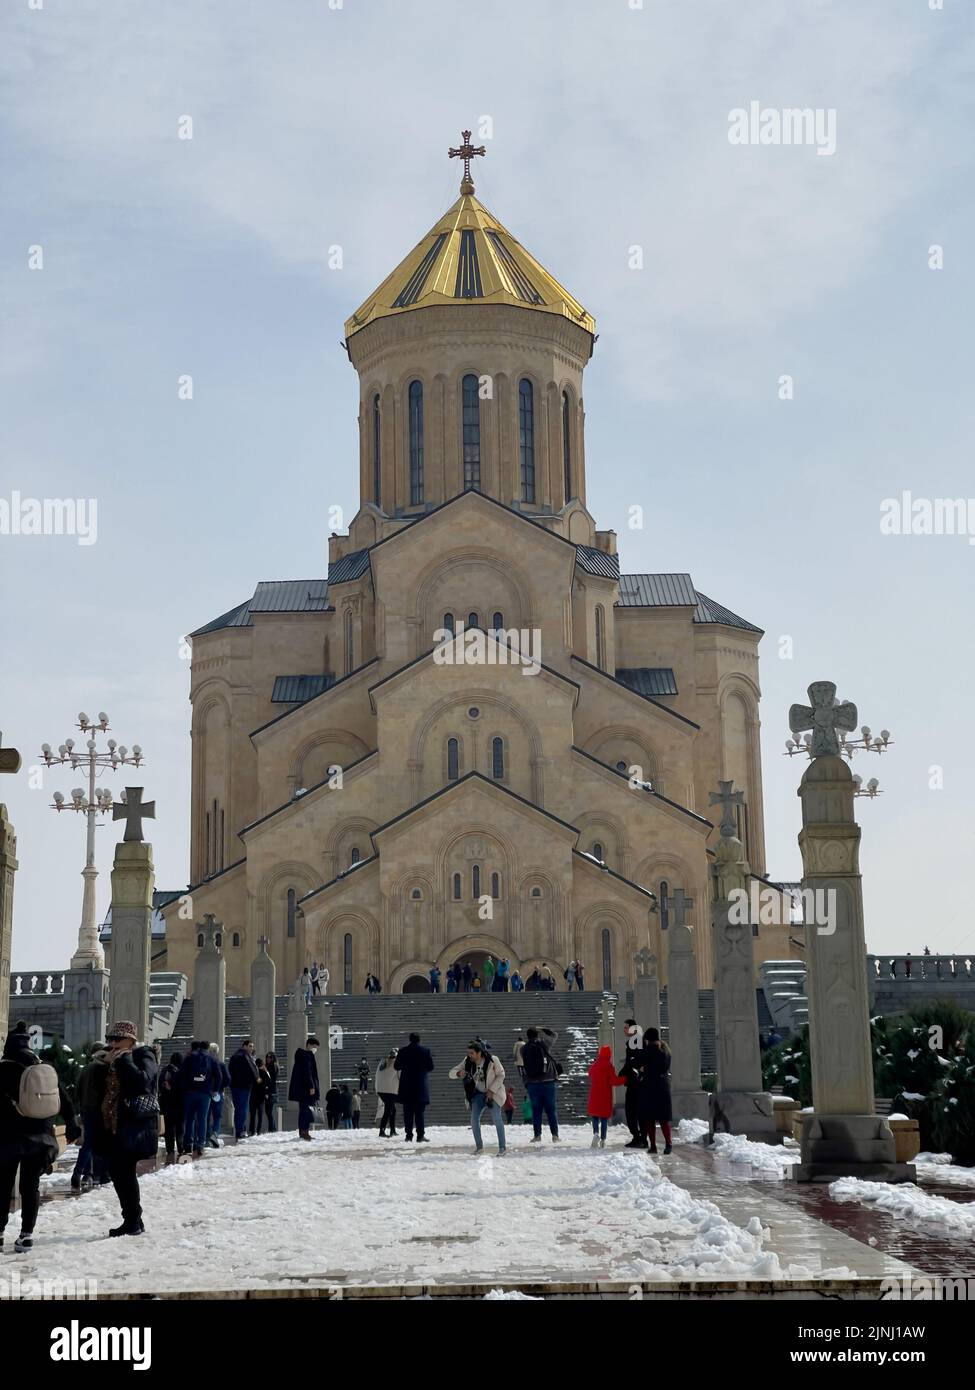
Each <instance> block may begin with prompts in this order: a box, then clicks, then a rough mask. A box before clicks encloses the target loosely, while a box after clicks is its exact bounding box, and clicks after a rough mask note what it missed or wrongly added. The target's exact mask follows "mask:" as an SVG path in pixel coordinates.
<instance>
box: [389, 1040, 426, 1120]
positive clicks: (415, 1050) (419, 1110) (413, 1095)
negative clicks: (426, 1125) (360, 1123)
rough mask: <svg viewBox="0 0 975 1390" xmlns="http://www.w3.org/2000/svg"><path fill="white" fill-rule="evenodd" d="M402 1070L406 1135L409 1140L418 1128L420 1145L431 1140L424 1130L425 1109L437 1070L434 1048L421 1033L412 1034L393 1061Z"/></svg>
mask: <svg viewBox="0 0 975 1390" xmlns="http://www.w3.org/2000/svg"><path fill="white" fill-rule="evenodd" d="M393 1065H394V1066H395V1068H396V1070H397V1071H398V1072H399V1102H400V1104H401V1105H402V1107H403V1128H404V1130H405V1131H406V1133H405V1135H404V1136H403V1137H404V1138H405V1139H406V1141H407V1142H410V1141H411V1140H412V1138H413V1130H414V1128H415V1129H416V1140H417V1143H418V1144H427V1143H429V1140H428V1139H427V1138H426V1136H425V1135H424V1132H423V1112H424V1110H425V1109H426V1108H427V1106H428V1105H429V1104H430V1087H429V1085H428V1084H427V1077H428V1075H429V1074H430V1072H432V1071H433V1058H432V1057H431V1056H430V1050H429V1048H426V1047H421V1046H420V1035H419V1033H411V1034H410V1041H409V1043H408V1045H407V1046H406V1047H401V1048H400V1050H399V1052H397V1054H396V1061H395V1062H394V1064H393Z"/></svg>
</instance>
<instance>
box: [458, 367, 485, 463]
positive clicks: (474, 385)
mask: <svg viewBox="0 0 975 1390" xmlns="http://www.w3.org/2000/svg"><path fill="white" fill-rule="evenodd" d="M479 385H480V383H479V382H478V379H477V377H476V376H475V375H474V373H473V372H468V374H467V376H465V377H464V380H463V383H462V385H461V400H462V411H461V415H462V420H463V425H462V430H463V445H464V487H465V488H469V487H474V488H478V487H480V486H481V397H480V392H479Z"/></svg>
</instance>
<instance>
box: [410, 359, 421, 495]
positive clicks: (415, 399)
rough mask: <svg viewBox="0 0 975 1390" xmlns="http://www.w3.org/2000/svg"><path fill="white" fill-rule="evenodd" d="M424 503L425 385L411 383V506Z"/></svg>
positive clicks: (416, 382)
mask: <svg viewBox="0 0 975 1390" xmlns="http://www.w3.org/2000/svg"><path fill="white" fill-rule="evenodd" d="M422 501H423V385H422V383H421V382H419V381H411V382H410V505H411V506H415V505H416V504H417V503H418V502H422Z"/></svg>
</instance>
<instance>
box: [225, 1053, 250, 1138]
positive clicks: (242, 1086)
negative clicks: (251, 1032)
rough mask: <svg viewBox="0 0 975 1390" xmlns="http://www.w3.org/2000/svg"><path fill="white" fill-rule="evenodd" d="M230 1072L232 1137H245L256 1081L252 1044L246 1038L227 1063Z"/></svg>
mask: <svg viewBox="0 0 975 1390" xmlns="http://www.w3.org/2000/svg"><path fill="white" fill-rule="evenodd" d="M227 1069H228V1071H229V1072H230V1094H231V1096H232V1097H233V1101H234V1137H235V1138H236V1139H238V1140H239V1139H245V1138H246V1137H247V1113H248V1110H249V1109H250V1102H251V1091H252V1090H253V1089H254V1083H255V1081H256V1080H257V1063H256V1062H255V1061H254V1044H253V1043H252V1042H251V1040H250V1038H246V1039H245V1040H244V1041H243V1042H242V1043H241V1045H240V1047H238V1049H237V1051H236V1052H235V1053H234V1055H233V1056H232V1057H231V1059H230V1061H229V1062H228V1063H227Z"/></svg>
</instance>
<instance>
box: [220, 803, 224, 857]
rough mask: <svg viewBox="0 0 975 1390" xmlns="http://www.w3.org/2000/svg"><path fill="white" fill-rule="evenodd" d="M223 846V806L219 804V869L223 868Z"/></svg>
mask: <svg viewBox="0 0 975 1390" xmlns="http://www.w3.org/2000/svg"><path fill="white" fill-rule="evenodd" d="M223 846H224V834H223V807H222V806H221V807H220V868H221V870H222V869H223V855H224V848H223Z"/></svg>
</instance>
